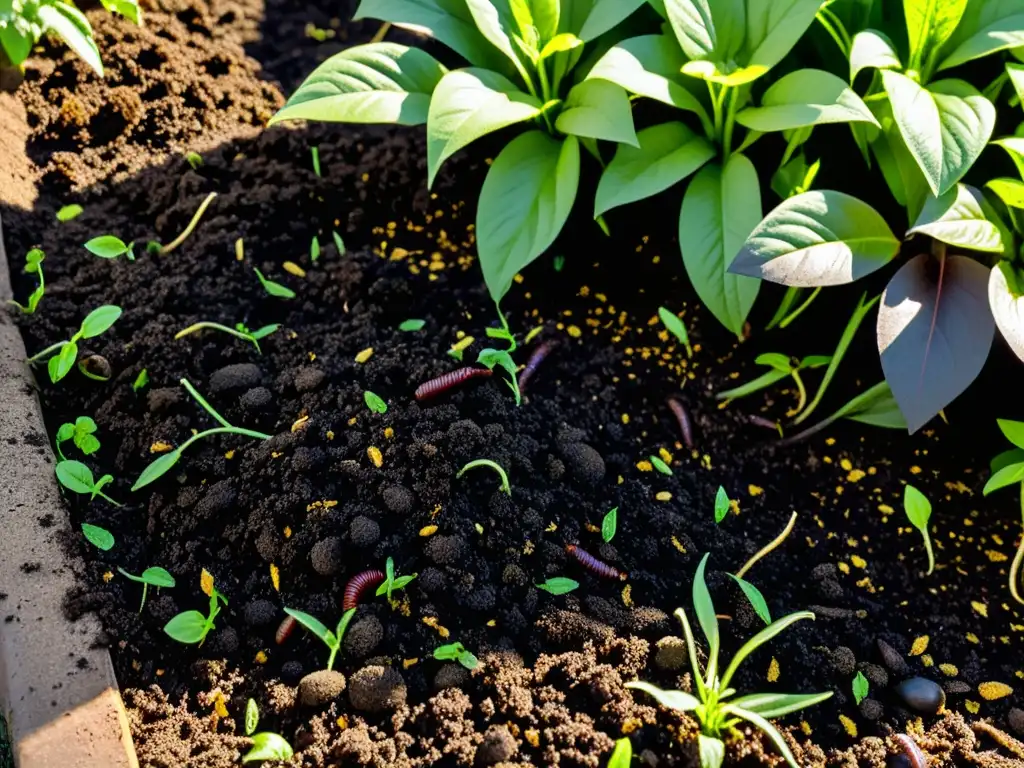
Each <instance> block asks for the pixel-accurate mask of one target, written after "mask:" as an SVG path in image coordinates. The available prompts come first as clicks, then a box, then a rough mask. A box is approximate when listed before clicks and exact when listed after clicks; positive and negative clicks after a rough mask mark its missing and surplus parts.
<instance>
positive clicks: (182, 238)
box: [160, 192, 217, 255]
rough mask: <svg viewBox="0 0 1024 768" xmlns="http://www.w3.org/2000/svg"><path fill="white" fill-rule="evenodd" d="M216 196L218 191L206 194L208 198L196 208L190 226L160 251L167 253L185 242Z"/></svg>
mask: <svg viewBox="0 0 1024 768" xmlns="http://www.w3.org/2000/svg"><path fill="white" fill-rule="evenodd" d="M216 196H217V193H216V192H211V193H210V194H208V195H207V196H206V199H205V200H203V202H202V203H200V204H199V208H197V209H196V212H195V215H194V216H193V217H192V221H190V222H189V223H188V226H187V227H185V231H184V232H182V233H181V234H180V235H178V236H177V237H176V238H174V240H172V241H171V242H169V243H168V244H167V245H165V246H164V247H163V248H161V249H160V253H162V254H164V255H167V254H168V253H170V252H171V251H173V250H174V249H175V248H177V247H178V246H179V245H181V244H182V243H183V242H185V240H186V239H187V238H188V236H189V235H191V234H192V231H193V230H194V229H195V228H196V225H197V224H199V219H201V218H202V217H203V214H204V213H206V209H207V208H209V207H210V203H212V202H213V198H215V197H216Z"/></svg>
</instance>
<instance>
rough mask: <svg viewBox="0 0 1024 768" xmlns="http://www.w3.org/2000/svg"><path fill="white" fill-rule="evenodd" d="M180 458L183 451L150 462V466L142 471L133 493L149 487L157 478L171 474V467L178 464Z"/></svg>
mask: <svg viewBox="0 0 1024 768" xmlns="http://www.w3.org/2000/svg"><path fill="white" fill-rule="evenodd" d="M180 458H181V451H180V450H178V449H175V450H173V451H171V452H170V453H165V454H164V455H163V456H160V457H159V458H157V459H155V460H153V461H152V462H150V463H149V466H147V467H146V468H145V469H144V470H142V474H141V475H139V479H138V480H136V481H135V485H133V486H132V491H137V490H139V489H140V488H143V487H145V486H147V485H149V484H150V483H152V482H153V481H154V480H156V479H157V478H159V477H161V476H163V475H164V474H166V473H167V472H169V471H170V469H171V467H173V466H174V465H175V464H177V463H178V460H179V459H180Z"/></svg>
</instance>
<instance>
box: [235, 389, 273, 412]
mask: <svg viewBox="0 0 1024 768" xmlns="http://www.w3.org/2000/svg"><path fill="white" fill-rule="evenodd" d="M272 399H273V395H271V394H270V390H269V389H267V388H266V387H253V388H252V389H250V390H247V391H246V393H245V394H244V395H242V396H241V397H240V398H239V399H238V402H239V404H240V405H241V406H242V407H243V408H244V409H245V410H247V411H252V412H254V413H255V412H257V411H262V410H263V409H264V408H266V407H267V406H268V405H270V401H271V400H272Z"/></svg>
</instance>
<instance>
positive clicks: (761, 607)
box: [729, 573, 772, 624]
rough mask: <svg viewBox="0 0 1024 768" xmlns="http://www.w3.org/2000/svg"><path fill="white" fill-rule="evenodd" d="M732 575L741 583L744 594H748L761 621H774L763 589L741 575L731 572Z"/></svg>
mask: <svg viewBox="0 0 1024 768" xmlns="http://www.w3.org/2000/svg"><path fill="white" fill-rule="evenodd" d="M729 575H730V576H732V577H733V579H735V580H736V583H737V584H739V585H740V589H742V590H743V594H744V595H746V596H747V600H749V601H750V605H751V606H753V608H754V613H756V614H757V615H758V616H760V617H761V621H763V622H764V623H765V624H771V623H772V615H771V612H770V611H769V610H768V603H767V602H765V599H764V595H762V594H761V590H759V589H758V588H757V587H755V586H754V585H753V584H751V583H750V582H749V581H745V580H744V579H741V578H740V577H739V576H737V575H735V574H732V573H730V574H729Z"/></svg>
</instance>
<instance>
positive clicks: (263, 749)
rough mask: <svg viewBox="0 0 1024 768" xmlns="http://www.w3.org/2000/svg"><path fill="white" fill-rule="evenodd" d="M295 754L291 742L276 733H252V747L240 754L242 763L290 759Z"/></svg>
mask: <svg viewBox="0 0 1024 768" xmlns="http://www.w3.org/2000/svg"><path fill="white" fill-rule="evenodd" d="M294 755H295V752H294V751H292V747H291V744H289V743H288V742H287V741H285V739H284V737H283V736H279V735H278V734H276V733H268V732H263V733H254V734H253V735H252V749H250V750H249V751H248V752H246V753H245V754H244V755H243V756H242V762H243V763H256V762H260V761H262V760H276V761H280V760H291V759H292V757H293V756H294Z"/></svg>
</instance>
